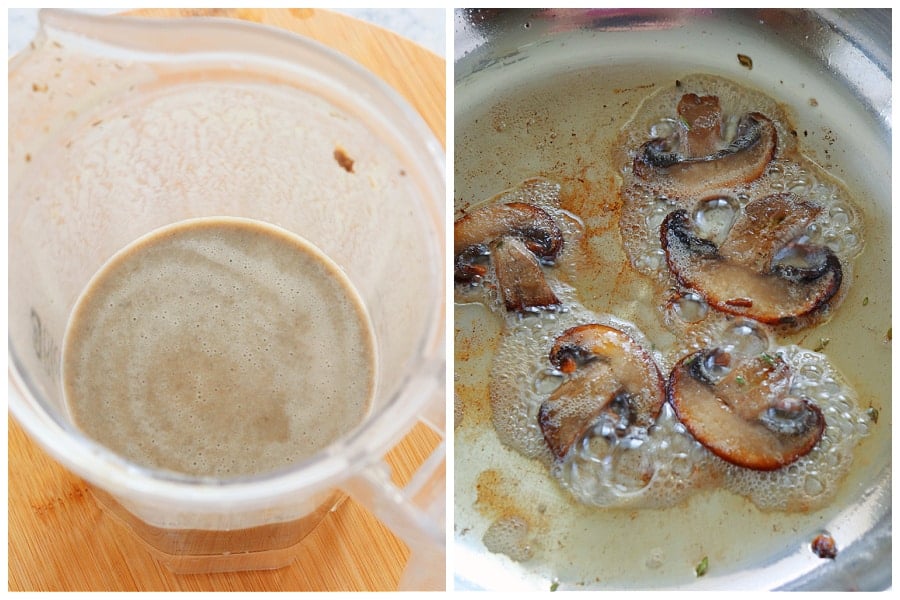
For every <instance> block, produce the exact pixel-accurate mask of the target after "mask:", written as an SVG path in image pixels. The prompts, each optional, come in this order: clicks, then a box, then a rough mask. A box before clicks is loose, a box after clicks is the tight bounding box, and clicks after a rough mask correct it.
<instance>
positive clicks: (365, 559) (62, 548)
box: [8, 9, 446, 591]
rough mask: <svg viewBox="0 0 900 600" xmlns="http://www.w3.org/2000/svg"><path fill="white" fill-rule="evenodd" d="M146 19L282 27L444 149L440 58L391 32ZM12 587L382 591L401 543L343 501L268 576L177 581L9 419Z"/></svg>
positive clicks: (423, 434)
mask: <svg viewBox="0 0 900 600" xmlns="http://www.w3.org/2000/svg"><path fill="white" fill-rule="evenodd" d="M134 14H139V15H142V16H151V17H192V16H218V17H227V18H241V19H246V20H250V21H255V22H258V23H264V24H267V25H271V26H275V27H282V28H284V29H288V30H290V31H294V32H296V33H300V34H302V35H306V36H308V37H310V38H312V39H315V40H317V41H319V42H321V43H323V44H325V45H327V46H330V47H332V48H334V49H337V50H339V51H341V52H343V53H344V54H346V55H348V56H349V57H351V58H352V59H354V60H356V61H357V62H359V63H360V64H361V65H362V66H364V67H366V68H368V69H369V70H371V71H373V72H374V73H375V74H377V75H378V76H379V77H381V78H382V79H383V80H384V81H385V82H386V83H387V84H388V85H390V86H392V87H393V88H394V89H395V90H396V91H397V92H398V93H399V94H400V95H401V96H403V97H404V98H405V99H406V100H407V101H408V102H409V103H410V104H411V105H412V106H413V108H415V109H416V110H417V111H418V112H419V114H420V115H422V117H423V119H424V120H425V122H426V123H427V124H428V126H429V127H430V128H431V130H432V131H433V132H434V134H435V136H436V137H437V138H438V140H440V141H441V143H445V140H446V134H445V115H446V108H445V107H446V103H445V98H446V77H445V62H444V60H443V59H441V58H440V57H438V56H436V55H434V54H433V53H431V52H429V51H427V50H425V49H424V48H422V47H420V46H418V45H416V44H414V43H413V42H410V41H409V40H406V39H404V38H402V37H400V36H397V35H395V34H393V33H391V32H389V31H387V30H383V29H380V28H378V27H375V26H372V25H369V24H366V23H363V22H361V21H358V20H356V19H352V18H350V17H346V16H343V15H340V14H337V13H331V12H328V11H322V10H313V9H284V10H264V9H199V10H194V9H148V10H140V11H135V12H134ZM438 442H439V438H438V436H437V435H436V434H434V433H433V432H432V431H431V430H429V429H428V428H426V427H425V426H422V425H418V426H416V427H415V428H414V429H413V430H412V431H411V432H410V433H409V434H408V435H407V436H406V437H405V438H404V439H403V440H402V441H401V442H400V443H399V444H398V445H397V446H396V447H395V448H394V449H393V450H392V451H391V452H390V453H389V454H388V456H387V462H388V463H389V464H390V465H391V466H392V468H393V469H394V479H395V481H396V482H397V483H398V484H400V485H403V484H404V483H405V482H406V481H407V480H408V479H409V477H410V476H411V474H412V473H413V472H414V471H415V469H416V468H417V466H418V465H419V464H421V462H422V461H423V460H424V458H425V457H426V456H428V454H430V452H431V451H432V450H433V449H434V448H435V446H436V445H437V444H438ZM8 450H9V463H8V470H9V472H8V480H9V520H8V523H9V540H8V543H9V564H8V567H9V584H8V585H9V590H11V591H289V590H310V591H367V590H368V591H378V590H393V589H396V587H397V584H398V582H399V579H400V576H401V574H402V571H403V567H404V566H405V563H406V560H407V558H408V555H409V550H408V548H407V547H406V546H405V545H404V544H403V543H402V542H401V541H400V540H398V539H397V538H396V537H395V536H394V535H393V534H392V533H391V532H390V531H389V530H388V529H387V528H386V527H385V526H384V525H382V524H381V523H380V522H379V521H378V520H377V519H376V518H375V517H373V516H372V515H371V513H369V512H368V511H367V510H366V509H365V508H363V507H361V506H360V505H359V504H357V503H356V502H354V501H352V500H348V501H346V502H344V503H343V504H342V505H341V506H340V507H339V508H338V509H337V510H336V511H335V512H333V513H331V514H329V515H328V516H327V517H326V518H325V519H324V521H323V522H322V523H321V524H320V525H319V526H318V527H317V528H316V529H315V530H314V531H313V532H312V533H311V534H310V535H309V536H308V537H307V538H306V539H305V540H304V542H303V543H302V544H301V545H300V547H299V548H298V549H297V553H296V559H295V560H294V562H293V563H292V564H291V565H290V566H288V567H285V568H283V569H278V570H274V571H248V572H236V573H216V574H205V575H175V574H173V573H171V572H169V571H168V570H167V569H166V568H165V567H163V566H162V565H160V564H159V563H158V562H157V561H156V560H155V559H154V558H153V557H152V556H151V555H150V554H149V553H148V552H147V550H146V549H145V548H144V547H143V546H142V542H140V541H139V540H138V539H136V538H135V537H134V536H133V535H132V534H131V532H130V531H128V530H127V529H125V527H124V526H123V525H122V524H120V522H119V521H117V520H115V519H113V518H112V517H110V516H109V515H108V514H107V513H106V512H104V511H102V510H101V509H100V508H99V507H98V505H97V503H96V501H95V500H94V498H93V496H91V494H90V492H89V490H88V488H87V485H86V484H85V483H84V482H83V481H82V480H80V479H79V478H77V477H75V476H74V475H72V474H70V473H69V472H68V471H66V470H65V469H63V468H62V467H61V466H59V465H58V464H57V463H56V462H55V461H54V460H52V459H51V458H50V457H49V456H48V455H47V454H45V453H44V452H43V451H42V450H41V449H40V448H39V447H38V446H36V445H35V444H34V443H33V442H32V441H31V440H30V438H28V437H27V435H26V434H25V433H24V431H23V430H22V429H21V427H20V426H19V425H18V424H17V423H16V422H15V421H14V420H13V419H12V418H10V419H9V431H8Z"/></svg>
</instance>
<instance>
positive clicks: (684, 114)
mask: <svg viewBox="0 0 900 600" xmlns="http://www.w3.org/2000/svg"><path fill="white" fill-rule="evenodd" d="M677 110H678V116H679V125H680V126H681V128H682V131H681V133H682V138H681V153H682V154H683V155H684V156H704V155H712V154H715V153H716V152H717V151H718V150H719V147H720V145H721V143H722V107H721V105H720V104H719V98H718V96H698V95H697V94H685V95H684V96H682V97H681V100H680V101H679V102H678V109H677Z"/></svg>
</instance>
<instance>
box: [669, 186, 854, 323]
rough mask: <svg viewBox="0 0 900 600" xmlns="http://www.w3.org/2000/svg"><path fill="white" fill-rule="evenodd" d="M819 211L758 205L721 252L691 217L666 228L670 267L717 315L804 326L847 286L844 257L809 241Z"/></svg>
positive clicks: (799, 204) (777, 200)
mask: <svg viewBox="0 0 900 600" xmlns="http://www.w3.org/2000/svg"><path fill="white" fill-rule="evenodd" d="M819 210H820V209H819V207H817V206H815V205H813V204H811V203H809V202H806V201H802V200H798V199H797V198H795V197H793V196H791V195H789V194H776V195H774V196H768V197H766V198H761V199H758V200H754V201H753V202H750V203H749V204H748V205H747V206H746V207H745V208H744V214H743V215H742V216H741V217H740V219H738V221H737V222H735V224H734V226H733V227H732V229H731V231H730V232H729V234H728V238H727V239H726V240H725V241H724V242H723V243H722V244H721V246H716V245H715V244H714V243H712V242H711V241H709V240H706V239H703V238H700V237H698V236H697V235H695V234H694V231H693V229H694V227H693V223H692V221H691V219H690V217H689V216H688V213H687V211H685V210H676V211H674V212H672V213H670V214H669V215H668V216H667V217H666V218H665V220H664V221H663V223H662V226H661V227H660V241H661V242H662V247H663V249H664V250H665V252H666V262H667V263H668V265H669V268H670V269H671V270H672V273H674V275H675V276H676V278H677V279H678V281H679V283H681V285H683V286H684V287H687V288H690V289H693V290H696V291H698V292H700V293H701V294H703V296H704V297H705V298H706V301H707V303H708V304H709V305H710V306H713V307H715V308H716V309H718V310H720V311H723V312H726V313H730V314H734V315H740V316H745V317H749V318H752V319H755V320H757V321H761V322H763V323H768V324H771V325H797V324H799V323H801V319H803V318H805V317H809V316H812V315H814V314H816V313H817V312H818V311H820V310H821V309H823V308H824V307H826V306H827V305H828V303H829V302H830V301H831V299H832V298H833V297H834V296H835V294H836V293H837V292H838V290H839V289H840V286H841V280H842V278H843V275H842V270H841V264H840V261H839V260H838V258H837V256H835V254H834V253H833V252H832V251H831V250H830V249H828V248H826V247H823V246H814V245H811V244H809V243H807V242H805V241H804V236H803V231H805V229H806V227H807V225H809V223H810V222H812V220H813V219H814V218H815V217H816V215H817V214H818V212H819Z"/></svg>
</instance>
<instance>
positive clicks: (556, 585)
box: [550, 581, 559, 592]
mask: <svg viewBox="0 0 900 600" xmlns="http://www.w3.org/2000/svg"><path fill="white" fill-rule="evenodd" d="M558 589H559V582H558V581H554V582H553V583H551V584H550V591H551V592H555V591H556V590H558Z"/></svg>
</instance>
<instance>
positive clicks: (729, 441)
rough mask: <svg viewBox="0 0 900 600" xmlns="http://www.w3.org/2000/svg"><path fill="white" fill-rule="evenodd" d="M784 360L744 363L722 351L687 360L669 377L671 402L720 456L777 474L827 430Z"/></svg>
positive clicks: (764, 358)
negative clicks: (795, 388)
mask: <svg viewBox="0 0 900 600" xmlns="http://www.w3.org/2000/svg"><path fill="white" fill-rule="evenodd" d="M790 379H791V369H790V367H789V365H787V363H785V362H784V361H783V360H782V359H781V358H780V357H777V356H774V357H773V356H769V355H763V356H758V357H751V358H748V359H745V360H742V361H737V360H735V359H734V358H733V357H732V356H730V355H729V354H727V353H725V352H723V351H721V350H719V349H713V350H701V351H699V352H696V353H694V354H691V355H689V356H687V357H685V358H683V359H682V360H681V361H680V362H679V363H678V364H677V365H676V366H675V368H674V369H673V370H672V374H671V375H670V377H669V386H668V400H669V402H670V403H671V404H672V406H673V408H674V409H675V414H676V415H677V417H678V419H679V420H680V421H681V422H682V423H683V424H684V426H685V427H687V429H688V431H690V432H691V435H693V436H694V438H696V439H697V441H699V442H700V443H701V444H703V445H704V446H706V447H707V448H708V449H709V450H710V451H712V452H713V453H714V454H715V455H717V456H719V457H720V458H722V459H724V460H726V461H728V462H730V463H732V464H735V465H738V466H740V467H746V468H748V469H754V470H758V471H772V470H775V469H780V468H781V467H784V466H786V465H789V464H791V463H793V462H795V461H796V460H798V459H799V458H800V457H802V456H804V455H806V454H808V453H809V452H810V451H811V450H812V449H813V448H814V447H815V445H816V444H817V443H818V441H819V439H820V438H821V437H822V433H823V431H824V430H825V417H824V416H823V415H822V411H821V410H819V408H818V407H817V406H816V405H815V404H814V403H813V402H812V401H810V400H809V399H808V398H805V397H800V396H795V395H792V394H791V391H790Z"/></svg>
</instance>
